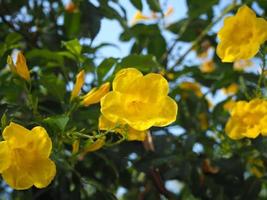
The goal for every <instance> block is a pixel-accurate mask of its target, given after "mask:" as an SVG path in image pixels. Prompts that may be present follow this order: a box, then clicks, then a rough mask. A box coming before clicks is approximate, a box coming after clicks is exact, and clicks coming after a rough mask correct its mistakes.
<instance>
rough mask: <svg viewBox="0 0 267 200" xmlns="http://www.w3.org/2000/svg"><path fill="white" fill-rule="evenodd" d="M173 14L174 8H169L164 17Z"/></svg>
mask: <svg viewBox="0 0 267 200" xmlns="http://www.w3.org/2000/svg"><path fill="white" fill-rule="evenodd" d="M173 13H174V8H173V6H169V7H168V9H167V10H166V12H165V13H164V17H168V16H170V15H172V14H173Z"/></svg>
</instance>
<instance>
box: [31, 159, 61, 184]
mask: <svg viewBox="0 0 267 200" xmlns="http://www.w3.org/2000/svg"><path fill="white" fill-rule="evenodd" d="M28 173H29V174H30V176H31V179H32V181H33V184H34V186H35V187H37V188H45V187H47V186H48V185H49V184H50V183H51V181H52V180H53V179H54V177H55V175H56V165H55V163H54V162H53V161H52V160H50V159H41V160H36V162H34V165H33V166H31V167H30V168H28Z"/></svg>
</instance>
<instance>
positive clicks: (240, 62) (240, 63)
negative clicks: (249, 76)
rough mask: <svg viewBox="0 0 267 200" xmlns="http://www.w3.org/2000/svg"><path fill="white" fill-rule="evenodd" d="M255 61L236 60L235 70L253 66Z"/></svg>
mask: <svg viewBox="0 0 267 200" xmlns="http://www.w3.org/2000/svg"><path fill="white" fill-rule="evenodd" d="M252 65H253V62H252V61H251V60H237V61H235V62H234V70H236V71H243V70H244V69H245V68H248V67H251V66H252Z"/></svg>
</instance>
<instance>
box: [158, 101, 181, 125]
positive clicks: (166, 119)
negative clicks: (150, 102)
mask: <svg viewBox="0 0 267 200" xmlns="http://www.w3.org/2000/svg"><path fill="white" fill-rule="evenodd" d="M161 103H162V105H161V109H160V110H159V113H158V114H156V116H155V119H156V120H155V121H156V122H155V123H154V124H155V126H160V127H163V126H167V125H169V124H171V123H172V122H174V121H175V120H176V116H177V113H178V106H177V103H176V102H175V101H174V100H173V99H172V98H170V97H168V96H167V97H165V98H164V101H162V102H161Z"/></svg>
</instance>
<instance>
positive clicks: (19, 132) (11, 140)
mask: <svg viewBox="0 0 267 200" xmlns="http://www.w3.org/2000/svg"><path fill="white" fill-rule="evenodd" d="M30 134H31V132H30V131H29V130H28V129H26V128H24V127H23V126H21V125H19V124H16V123H14V122H11V123H10V124H9V125H8V126H7V127H6V128H5V129H4V131H3V138H4V139H5V140H6V141H7V142H8V145H9V146H10V148H21V147H24V146H26V145H27V144H28V142H29V141H30V138H31V137H30Z"/></svg>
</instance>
